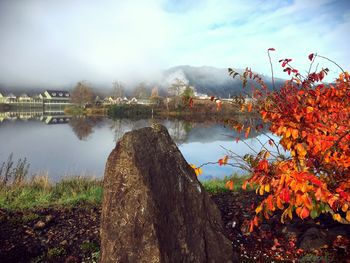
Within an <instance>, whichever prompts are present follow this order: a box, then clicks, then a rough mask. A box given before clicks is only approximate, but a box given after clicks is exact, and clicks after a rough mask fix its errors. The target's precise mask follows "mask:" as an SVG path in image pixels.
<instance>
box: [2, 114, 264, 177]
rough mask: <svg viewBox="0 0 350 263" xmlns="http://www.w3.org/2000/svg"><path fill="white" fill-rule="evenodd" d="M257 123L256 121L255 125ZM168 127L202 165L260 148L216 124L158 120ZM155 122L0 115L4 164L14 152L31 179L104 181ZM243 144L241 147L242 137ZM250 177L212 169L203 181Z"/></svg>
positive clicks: (253, 139)
mask: <svg viewBox="0 0 350 263" xmlns="http://www.w3.org/2000/svg"><path fill="white" fill-rule="evenodd" d="M250 121H251V120H250ZM157 122H159V123H161V124H163V125H165V126H166V127H167V129H168V131H169V133H170V135H171V137H172V138H173V139H174V141H175V142H176V144H177V145H178V147H179V149H180V151H181V152H182V154H183V156H184V157H185V159H186V160H187V162H188V163H191V164H194V165H196V166H199V165H201V164H203V163H207V162H216V161H218V159H220V158H222V157H223V156H224V155H225V154H226V150H225V149H229V150H232V151H233V152H235V153H237V154H239V155H244V154H246V153H252V149H260V148H261V145H260V143H259V142H258V141H257V140H256V138H258V139H259V140H260V141H261V142H263V143H265V142H266V141H267V140H268V139H267V137H266V136H265V135H262V134H260V135H259V134H256V133H255V134H254V133H252V134H251V135H250V138H247V139H245V138H244V137H243V136H242V135H239V134H237V133H236V132H235V131H234V130H233V129H232V128H230V127H228V125H223V124H220V123H215V122H204V123H203V122H202V123H199V122H198V123H196V122H188V121H182V120H174V119H172V120H167V119H164V120H157ZM151 123H152V120H147V119H142V120H129V119H119V120H111V119H108V118H97V117H95V118H91V117H90V118H77V117H75V118H73V117H70V116H64V115H61V114H55V115H49V116H44V115H42V114H34V113H32V114H29V115H28V114H23V113H22V114H21V113H18V112H17V113H11V114H7V115H5V113H2V115H1V114H0V145H1V148H0V164H1V163H2V162H4V161H6V160H7V158H8V156H9V155H10V154H11V153H13V157H14V159H15V160H16V159H19V158H22V159H23V158H27V160H28V162H29V163H30V169H29V174H30V175H33V174H48V175H49V177H50V179H51V180H52V181H57V180H59V179H61V178H62V177H65V176H71V175H83V176H95V177H102V176H103V173H104V168H105V164H106V160H107V157H108V155H109V154H110V152H111V151H112V149H113V148H114V147H115V144H116V142H117V141H118V139H119V138H121V137H122V136H123V134H124V133H125V132H128V131H131V130H135V129H138V128H142V127H146V126H150V125H151ZM238 136H239V137H240V138H241V139H242V140H241V141H239V142H238V143H236V139H235V138H236V137H238ZM233 173H239V174H240V173H244V172H242V171H240V170H238V169H237V168H234V167H230V166H219V165H217V164H215V165H206V166H204V167H203V174H202V175H201V176H200V179H201V180H206V179H209V178H213V177H224V176H229V175H231V174H233Z"/></svg>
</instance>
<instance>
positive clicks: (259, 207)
mask: <svg viewBox="0 0 350 263" xmlns="http://www.w3.org/2000/svg"><path fill="white" fill-rule="evenodd" d="M261 210H262V206H261V205H259V206H258V207H257V208H255V213H256V214H259V213H260V212H261Z"/></svg>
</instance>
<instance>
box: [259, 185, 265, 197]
mask: <svg viewBox="0 0 350 263" xmlns="http://www.w3.org/2000/svg"><path fill="white" fill-rule="evenodd" d="M259 194H260V195H263V194H264V187H263V186H260V188H259Z"/></svg>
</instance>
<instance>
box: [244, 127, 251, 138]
mask: <svg viewBox="0 0 350 263" xmlns="http://www.w3.org/2000/svg"><path fill="white" fill-rule="evenodd" d="M249 133H250V127H248V128H247V129H246V131H245V137H246V138H248V135H249Z"/></svg>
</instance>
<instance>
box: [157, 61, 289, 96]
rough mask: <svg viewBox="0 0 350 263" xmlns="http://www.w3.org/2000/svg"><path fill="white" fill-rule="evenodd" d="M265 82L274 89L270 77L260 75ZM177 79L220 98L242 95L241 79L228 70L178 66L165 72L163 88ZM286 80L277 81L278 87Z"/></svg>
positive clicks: (248, 87)
mask: <svg viewBox="0 0 350 263" xmlns="http://www.w3.org/2000/svg"><path fill="white" fill-rule="evenodd" d="M235 71H236V72H238V73H241V74H242V73H243V72H244V70H243V69H235ZM260 77H261V78H262V79H263V80H264V82H265V83H266V84H267V85H268V87H269V88H270V89H272V81H271V78H270V77H267V76H264V75H260ZM176 78H178V79H180V80H182V81H183V82H184V83H186V84H188V85H190V86H193V87H195V88H196V90H197V92H199V93H204V94H208V95H215V96H218V97H224V98H227V97H229V96H232V95H239V94H242V91H243V88H242V81H241V80H240V79H239V77H236V78H235V79H233V78H232V77H231V76H229V74H228V70H227V69H226V68H215V67H209V66H202V67H193V66H188V65H185V66H177V67H172V68H169V69H168V70H166V71H164V72H163V81H162V83H161V84H160V86H161V87H163V88H166V86H170V85H171V82H172V81H174V80H175V79H176ZM283 82H284V80H282V79H275V84H276V87H279V86H280V85H281V84H282V83H283ZM245 91H246V93H250V82H248V85H247V87H246V88H245Z"/></svg>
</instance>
